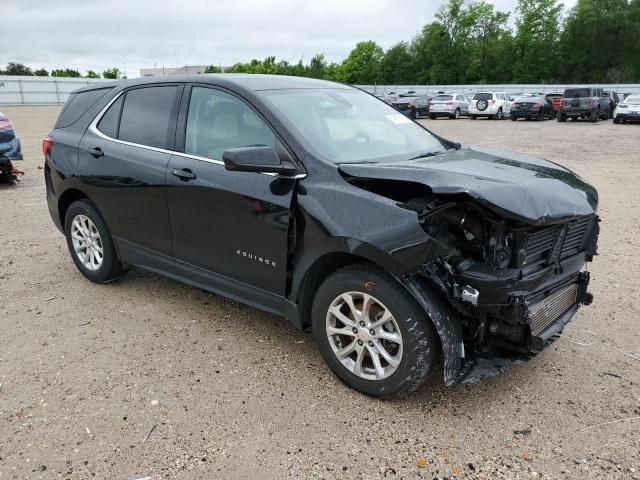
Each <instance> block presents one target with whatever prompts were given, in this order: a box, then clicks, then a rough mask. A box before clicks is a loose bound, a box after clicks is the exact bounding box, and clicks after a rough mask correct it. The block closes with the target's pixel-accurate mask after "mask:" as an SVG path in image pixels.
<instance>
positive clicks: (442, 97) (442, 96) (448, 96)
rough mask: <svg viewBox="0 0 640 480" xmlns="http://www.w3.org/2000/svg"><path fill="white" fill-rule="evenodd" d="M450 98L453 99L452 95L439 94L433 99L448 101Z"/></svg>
mask: <svg viewBox="0 0 640 480" xmlns="http://www.w3.org/2000/svg"><path fill="white" fill-rule="evenodd" d="M449 100H453V96H452V95H438V96H437V97H435V98H434V99H433V101H434V102H448V101H449Z"/></svg>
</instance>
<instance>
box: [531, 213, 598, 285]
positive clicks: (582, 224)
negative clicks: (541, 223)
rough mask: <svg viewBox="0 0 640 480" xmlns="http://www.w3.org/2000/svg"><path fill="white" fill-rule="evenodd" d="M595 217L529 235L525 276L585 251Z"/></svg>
mask: <svg viewBox="0 0 640 480" xmlns="http://www.w3.org/2000/svg"><path fill="white" fill-rule="evenodd" d="M593 221H594V217H593V216H591V217H585V218H582V219H580V220H576V221H574V222H572V223H568V224H565V225H554V226H552V227H547V228H543V229H541V230H538V231H536V232H533V233H529V234H528V235H527V237H526V239H525V241H524V251H525V255H524V259H523V261H522V265H521V266H522V269H523V271H524V273H525V274H527V273H530V272H532V271H534V270H536V269H537V268H539V267H543V266H544V265H548V264H549V263H552V262H553V261H555V260H556V259H557V258H558V257H559V258H560V260H564V259H565V258H569V257H571V256H573V255H576V254H577V253H579V252H581V251H583V250H585V245H587V244H588V242H587V237H588V235H589V234H590V233H589V232H593V231H594V230H593V228H591V227H592V222H593Z"/></svg>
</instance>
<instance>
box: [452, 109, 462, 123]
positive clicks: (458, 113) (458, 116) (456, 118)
mask: <svg viewBox="0 0 640 480" xmlns="http://www.w3.org/2000/svg"><path fill="white" fill-rule="evenodd" d="M451 118H452V119H453V120H460V109H459V108H456V111H455V113H454V114H453V117H451Z"/></svg>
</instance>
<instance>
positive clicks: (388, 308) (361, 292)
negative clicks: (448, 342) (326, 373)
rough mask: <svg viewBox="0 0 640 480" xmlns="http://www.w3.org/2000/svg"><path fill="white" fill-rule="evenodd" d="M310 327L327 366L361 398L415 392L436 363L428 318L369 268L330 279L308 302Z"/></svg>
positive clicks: (388, 280) (358, 267) (348, 270)
mask: <svg viewBox="0 0 640 480" xmlns="http://www.w3.org/2000/svg"><path fill="white" fill-rule="evenodd" d="M312 324H313V325H312V327H313V337H314V340H315V342H316V345H317V346H318V349H319V351H320V353H321V354H322V356H323V358H324V360H325V362H326V363H327V365H329V367H330V368H331V370H332V371H333V372H334V373H335V374H336V376H337V377H338V378H339V379H340V380H342V381H343V382H344V383H346V384H347V385H348V386H350V387H351V388H354V389H355V390H358V391H359V392H362V393H364V394H366V395H371V396H374V397H392V396H394V395H398V394H402V393H407V392H411V391H414V390H415V389H417V388H418V387H419V386H420V385H421V384H422V383H423V382H424V380H425V379H426V378H427V376H428V374H429V372H430V371H431V369H432V367H433V364H434V362H435V359H436V351H437V347H438V345H439V343H438V340H437V334H436V332H435V330H434V328H433V324H432V323H431V321H430V320H429V318H428V317H427V314H426V313H425V312H424V310H423V309H422V308H421V307H420V305H418V303H417V302H416V300H415V299H414V298H413V297H412V296H411V295H410V294H409V293H408V292H407V290H405V288H404V287H402V285H400V284H399V283H398V282H397V281H396V280H395V279H394V278H393V277H391V276H390V275H388V274H386V273H385V272H383V271H381V270H379V269H378V268H376V267H374V266H371V265H367V264H355V265H349V266H347V267H344V268H342V269H340V270H338V271H337V272H335V273H333V274H332V275H330V276H329V277H328V278H327V279H326V280H325V281H324V283H323V284H322V285H321V286H320V288H319V289H318V292H317V293H316V296H315V299H314V301H313V309H312Z"/></svg>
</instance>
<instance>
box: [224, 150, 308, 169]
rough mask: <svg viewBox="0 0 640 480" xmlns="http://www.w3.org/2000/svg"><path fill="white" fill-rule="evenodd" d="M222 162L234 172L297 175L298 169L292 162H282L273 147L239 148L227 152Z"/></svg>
mask: <svg viewBox="0 0 640 480" xmlns="http://www.w3.org/2000/svg"><path fill="white" fill-rule="evenodd" d="M222 160H223V161H224V166H225V168H226V169H227V170H230V171H233V172H258V173H278V174H280V175H295V174H296V173H298V169H297V168H296V167H295V165H293V164H292V163H290V162H282V160H280V157H279V156H278V153H277V152H276V151H275V149H274V148H273V147H267V146H264V145H260V146H256V147H239V148H230V149H229V150H225V151H224V153H223V154H222Z"/></svg>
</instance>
